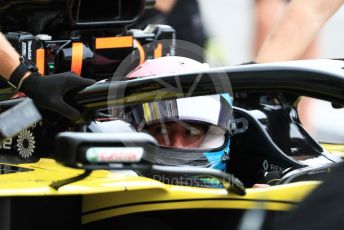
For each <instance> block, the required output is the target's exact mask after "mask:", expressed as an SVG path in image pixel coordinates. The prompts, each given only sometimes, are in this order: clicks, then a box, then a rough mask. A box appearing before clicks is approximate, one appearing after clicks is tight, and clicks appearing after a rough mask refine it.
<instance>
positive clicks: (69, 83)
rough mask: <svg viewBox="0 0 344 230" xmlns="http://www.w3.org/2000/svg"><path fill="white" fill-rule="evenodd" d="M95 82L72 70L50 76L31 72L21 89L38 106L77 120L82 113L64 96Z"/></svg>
mask: <svg viewBox="0 0 344 230" xmlns="http://www.w3.org/2000/svg"><path fill="white" fill-rule="evenodd" d="M95 82H96V81H94V80H91V79H86V78H82V77H80V76H78V75H76V74H74V73H72V72H66V73H59V74H54V75H49V76H41V75H39V73H31V74H30V75H29V76H28V77H26V78H25V79H24V80H23V83H22V85H21V87H20V91H21V92H23V93H25V94H26V95H27V96H28V97H30V98H32V99H33V100H34V102H35V104H36V105H37V106H38V107H40V108H44V109H48V110H51V111H55V112H57V113H59V114H61V115H62V116H64V117H67V118H68V119H70V120H72V121H76V120H78V119H79V118H80V116H81V113H80V111H78V110H77V109H76V108H73V107H72V106H70V105H69V104H67V103H66V101H65V100H64V97H65V96H66V94H67V93H75V92H77V91H80V90H81V89H83V88H85V87H87V86H89V85H92V84H94V83H95Z"/></svg>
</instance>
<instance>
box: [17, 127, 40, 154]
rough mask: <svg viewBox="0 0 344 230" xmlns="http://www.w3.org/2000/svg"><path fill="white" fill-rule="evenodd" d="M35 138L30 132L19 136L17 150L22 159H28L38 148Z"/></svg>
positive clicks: (27, 131) (23, 132)
mask: <svg viewBox="0 0 344 230" xmlns="http://www.w3.org/2000/svg"><path fill="white" fill-rule="evenodd" d="M35 144H36V142H35V137H34V136H33V134H32V132H31V131H30V130H24V131H22V132H21V133H19V135H18V139H17V148H18V153H19V155H20V156H21V157H22V158H25V159H28V158H29V157H31V156H32V154H33V152H34V150H35V148H36V146H35Z"/></svg>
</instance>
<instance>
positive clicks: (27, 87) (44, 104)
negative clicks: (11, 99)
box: [0, 33, 95, 120]
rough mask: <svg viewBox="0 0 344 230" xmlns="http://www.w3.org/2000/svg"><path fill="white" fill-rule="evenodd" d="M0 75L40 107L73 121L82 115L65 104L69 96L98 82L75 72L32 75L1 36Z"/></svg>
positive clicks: (0, 34)
mask: <svg viewBox="0 0 344 230" xmlns="http://www.w3.org/2000/svg"><path fill="white" fill-rule="evenodd" d="M0 75H1V76H2V77H3V78H5V79H6V80H7V81H9V82H10V83H11V84H12V85H14V86H15V87H17V88H18V89H19V91H21V92H23V93H25V94H26V95H27V96H28V97H30V98H32V99H33V100H34V102H35V104H36V105H37V106H38V107H41V108H44V109H49V110H51V111H54V112H57V113H59V114H61V115H62V116H64V117H67V118H68V119H70V120H77V119H79V118H80V115H81V114H80V112H79V111H78V110H77V109H75V108H74V107H72V106H70V105H68V104H67V103H66V102H65V100H64V99H65V97H66V96H67V95H68V93H71V92H76V91H79V90H81V89H83V88H85V87H87V86H89V85H92V84H94V83H95V81H94V80H91V79H85V78H82V77H80V76H78V75H76V74H74V73H72V72H66V73H59V74H54V75H49V76H48V77H45V76H41V75H40V74H39V73H38V72H30V71H29V70H28V69H27V70H26V69H25V67H23V65H22V64H21V63H20V60H19V54H18V53H17V52H16V50H15V49H14V48H13V47H12V46H11V44H10V43H9V42H8V41H7V39H6V38H5V37H4V35H3V34H2V33H0Z"/></svg>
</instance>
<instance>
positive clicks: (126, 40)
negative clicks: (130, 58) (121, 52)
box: [96, 36, 134, 49]
mask: <svg viewBox="0 0 344 230" xmlns="http://www.w3.org/2000/svg"><path fill="white" fill-rule="evenodd" d="M133 44H134V39H133V37H132V36H122V37H108V38H96V49H110V48H130V47H133Z"/></svg>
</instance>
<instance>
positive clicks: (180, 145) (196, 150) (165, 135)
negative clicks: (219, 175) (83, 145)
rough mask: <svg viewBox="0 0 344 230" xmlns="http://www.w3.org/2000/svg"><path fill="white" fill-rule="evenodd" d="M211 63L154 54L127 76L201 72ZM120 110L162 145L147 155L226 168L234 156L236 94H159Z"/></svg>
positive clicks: (156, 160)
mask: <svg viewBox="0 0 344 230" xmlns="http://www.w3.org/2000/svg"><path fill="white" fill-rule="evenodd" d="M207 68H208V66H207V65H206V64H202V63H199V62H197V61H194V60H192V59H189V58H185V57H178V56H170V57H161V58H157V59H152V60H148V61H146V62H145V63H143V64H141V65H140V66H138V67H137V68H135V69H134V70H133V71H132V72H130V73H129V74H128V75H127V78H129V79H133V78H143V77H149V76H157V75H165V74H173V73H181V72H183V73H186V72H195V71H200V70H205V69H207ZM113 113H114V114H117V115H116V116H117V117H118V116H119V117H121V118H122V119H124V120H125V121H127V122H129V123H130V124H131V125H132V126H133V127H134V128H135V129H136V130H137V131H139V132H147V133H149V134H151V135H152V136H153V137H155V138H156V139H157V141H158V143H159V145H160V149H159V151H158V152H159V153H158V154H155V155H149V154H148V155H146V156H145V160H147V161H149V162H151V163H154V164H161V165H170V166H199V167H209V168H213V169H218V170H222V171H225V170H226V164H227V162H228V160H229V152H230V151H229V150H230V135H231V125H232V120H233V117H232V97H231V96H230V95H229V94H215V95H207V96H196V97H186V98H177V99H169V100H157V101H152V102H146V103H143V104H138V105H130V106H125V107H123V108H121V109H118V108H117V109H114V111H113Z"/></svg>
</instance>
